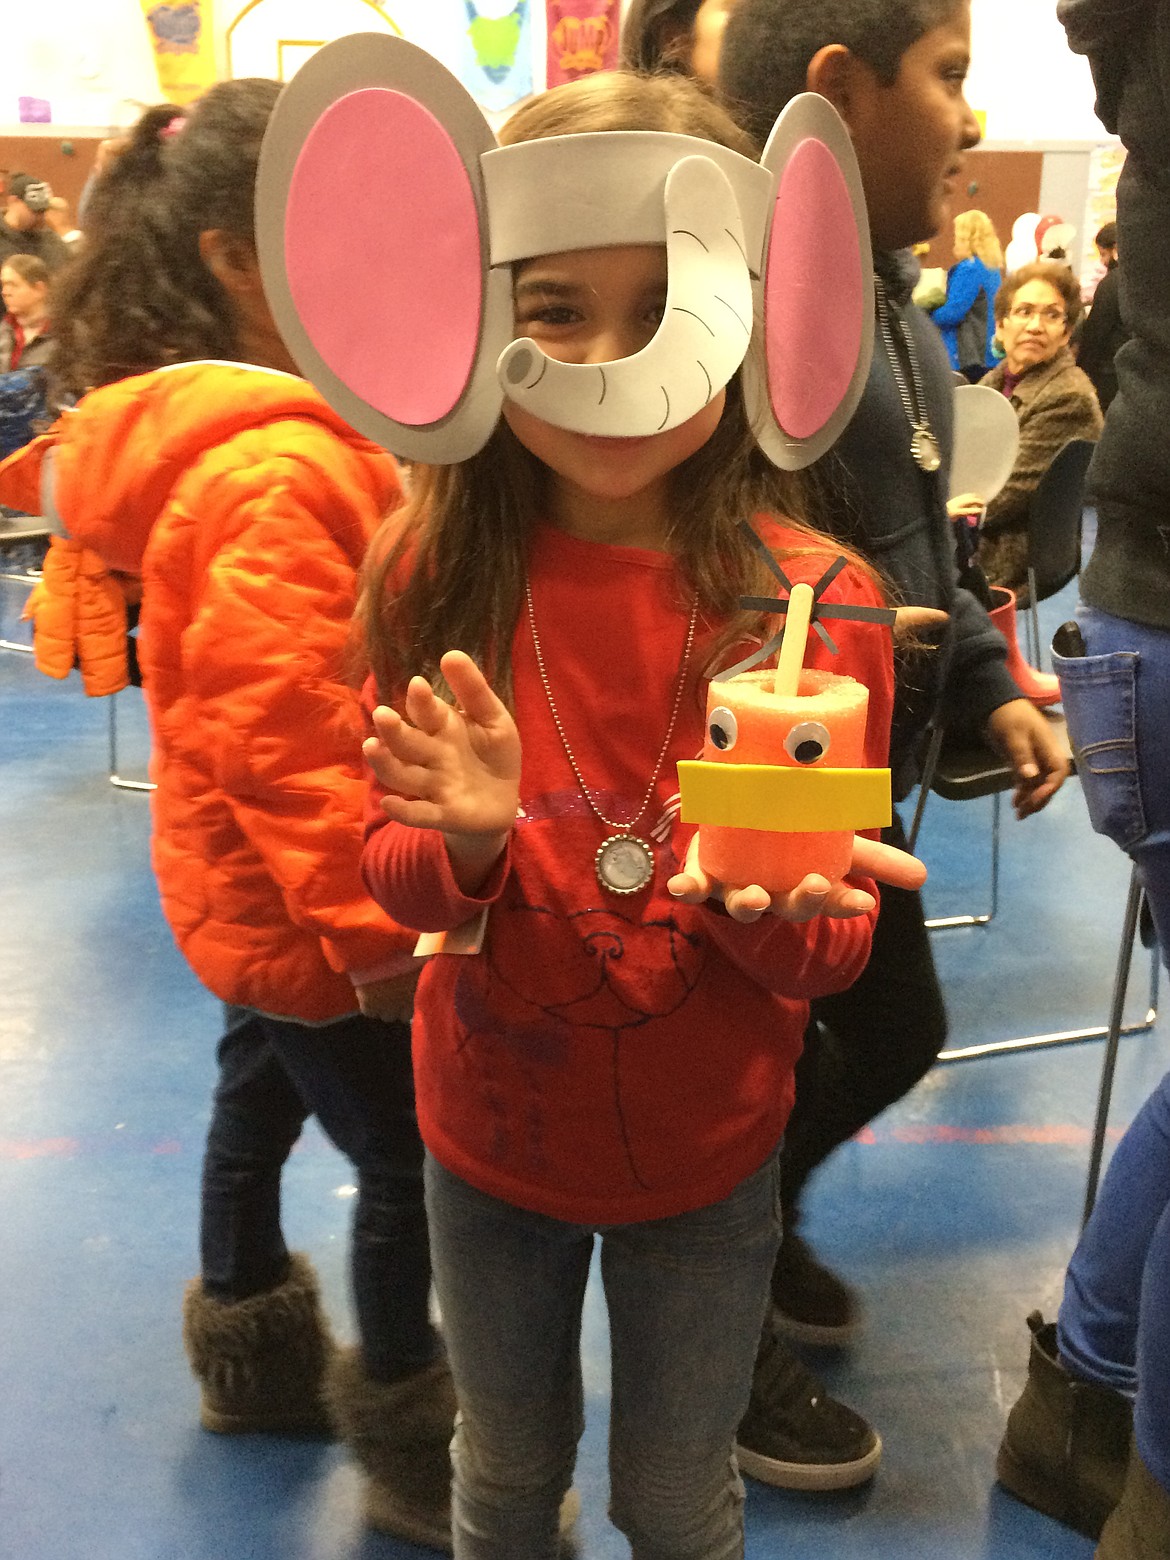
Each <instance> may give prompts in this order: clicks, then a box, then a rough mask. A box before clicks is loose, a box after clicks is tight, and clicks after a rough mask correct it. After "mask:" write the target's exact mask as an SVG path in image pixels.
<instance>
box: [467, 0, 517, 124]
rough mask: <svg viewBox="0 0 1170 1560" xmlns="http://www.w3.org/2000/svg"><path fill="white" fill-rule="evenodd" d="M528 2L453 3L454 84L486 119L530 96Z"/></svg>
mask: <svg viewBox="0 0 1170 1560" xmlns="http://www.w3.org/2000/svg"><path fill="white" fill-rule="evenodd" d="M531 5H532V0H459V9H460V10H461V11H462V12H463V13H464V16H463V43H462V48H461V51H460V53H461V63H460V66H459V70H458V75H459V79H460V81H462V83H463V85H464V86H465V87H466V88H467V90H468V92H470V93H471V95H472V97H473V98H474V99H475V101H476V102H477V103H478V104H479V105H480V107H481V108H483V109H484V110H485V111H486V112H487V113H489V114H499V113H503V111H504V110H505V109H508V108H511V107H512V105H513V104H514V103H519V102H520V100H521V99H522V98H526V97H531V95H532V14H531Z"/></svg>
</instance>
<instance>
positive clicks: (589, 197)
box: [256, 33, 873, 470]
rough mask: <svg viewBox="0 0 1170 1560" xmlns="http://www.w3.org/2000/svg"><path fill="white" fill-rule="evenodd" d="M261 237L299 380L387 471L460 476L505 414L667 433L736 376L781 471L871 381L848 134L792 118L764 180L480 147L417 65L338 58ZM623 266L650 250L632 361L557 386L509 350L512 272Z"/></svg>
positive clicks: (651, 158) (297, 106) (674, 150)
mask: <svg viewBox="0 0 1170 1560" xmlns="http://www.w3.org/2000/svg"><path fill="white" fill-rule="evenodd" d="M256 236H257V247H258V250H259V256H260V265H261V271H262V275H263V280H264V287H265V292H266V293H267V296H268V301H269V305H270V307H271V309H272V313H273V317H274V319H275V321H276V324H277V326H278V328H279V330H280V332H281V334H282V335H283V337H284V339H285V342H286V343H287V345H288V347H289V350H290V352H291V353H292V355H293V357H294V359H295V360H296V362H297V364H298V365H299V367H300V369H301V371H302V373H304V375H305V376H306V378H308V379H309V380H311V381H312V382H313V384H315V385H316V386H317V388H318V389H319V390H320V391H321V393H322V394H323V395H324V396H325V398H326V400H328V401H329V403H330V404H331V405H332V406H333V407H334V408H335V409H336V410H337V411H338V412H339V413H340V414H341V416H343V417H344V418H345V419H346V421H347V422H349V423H350V424H351V425H352V426H353V427H354V428H356V429H358V430H359V431H360V432H361V433H364V434H365V435H367V437H369V438H371V439H373V440H375V441H376V442H377V443H379V444H382V445H384V446H385V447H386V448H387V449H389V450H391V451H392V452H393V453H394V454H396V455H399V456H402V457H404V458H405V459H408V460H416V461H426V462H429V463H432V464H439V465H446V464H452V463H454V462H456V461H461V460H465V459H467V458H468V457H469V456H471V455H474V454H475V453H476V451H478V450H480V449H482V447H483V446H484V444H485V443H486V442H487V440H488V439H489V438H490V437H491V434H492V431H493V429H494V428H495V426H496V424H497V422H498V420H499V417H500V412H501V409H502V407H503V403H504V399H505V398H507V399H508V400H510V401H513V402H514V403H516V404H517V405H519V406H522V407H525V408H527V409H528V410H530V411H532V412H533V413H534V414H535V415H536V416H538V417H540V418H542V419H544V420H545V421H546V422H550V423H553V424H555V425H557V426H558V427H562V428H567V429H571V430H572V431H574V432H578V433H584V434H593V435H604V436H614V435H616V436H626V437H638V436H642V435H646V434H652V433H656V432H660V431H663V430H665V429H669V428H674V427H677V426H679V424H681V423H683V422H685V421H687V420H688V419H689V418H691V417H693V416H694V415H695V414H696V413H698V412H699V411H701V410H702V408H703V407H704V406H705V405H706V404H707V403H708V402H709V401H710V400H711V399H712V397H713V396H714V395H716V394H717V393H718V391H719V390H721V389H722V388H723V387H724V386H725V385H726V384H727V383H728V381H729V380H730V379H731V378H732V376H733V375H734V373H735V371H736V370H737V369H738V368H739V367H740V365H741V364H742V365H743V385H744V392H745V398H746V404H747V411H748V417H749V420H750V422H751V425H752V428H753V430H754V432H755V435H756V438H757V439H758V441H759V444H760V446H761V448H762V449H763V450H764V452H765V453H766V454H767V455H768V456H769V458H770V459H771V460H772V461H774V462H775V464H776V465H778V466H782V467H784V468H786V469H790V470H794V469H796V468H798V467H800V466H804V465H807V464H808V463H809V462H810V461H813V460H816V459H817V457H818V456H819V455H821V454H822V453H823V452H824V451H825V450H826V449H827V448H828V447H829V446H830V445H831V444H832V443H833V442H834V441H835V439H836V437H837V435H838V433H839V432H840V431H841V429H842V428H843V427H844V425H845V423H846V422H847V421H848V420H849V418H850V416H851V415H852V413H853V409H854V407H855V406H856V404H857V401H858V399H859V398H860V395H861V392H862V389H863V388H864V384H865V378H866V375H867V373H868V370H869V359H870V352H871V350H872V334H873V278H872V271H871V264H870V252H869V236H868V225H867V222H866V215H865V204H864V198H863V196H862V193H861V181H860V177H859V175H858V171H857V165H856V162H855V160H854V156H853V148H852V145H851V143H850V141H849V137H848V134H847V133H846V131H845V128H844V126H843V125H842V123H841V121H840V120H839V119H838V117H837V115H836V114H835V113H834V111H833V109H832V108H831V107H830V106H829V105H828V103H826V102H825V101H824V99H822V98H819V97H816V96H814V95H812V94H806V95H804V96H802V97H799V98H797V99H796V100H795V101H794V102H793V103H792V104H790V105H789V107H788V108H787V109H786V111H785V112H784V114H783V115H781V117H780V119H779V120H778V121H777V123H776V125H775V127H774V129H773V131H772V134H771V136H770V137H769V140H768V145H767V149H766V150H765V152H764V156H763V158H762V160H761V161H760V162H759V163H755V162H753V161H751V160H750V159H749V158H745V157H742V156H740V155H739V154H738V153H737V152H733V151H730V150H729V149H728V148H726V147H723V146H719V145H716V144H715V143H713V142H710V141H706V140H702V139H700V138H697V137H693V136H688V135H674V134H666V133H660V132H657V131H607V132H602V133H590V134H583V135H563V136H555V137H551V138H548V139H546V140H537V141H529V142H524V143H522V144H519V145H515V146H507V147H501V146H498V145H497V143H496V139H495V135H494V133H493V131H492V129H491V127H490V125H489V124H488V122H487V120H486V119H485V118H484V116H483V114H482V112H481V111H480V109H479V107H478V105H477V104H476V103H475V101H474V100H473V99H472V98H471V97H470V96H469V95H468V93H467V92H466V91H465V89H464V88H463V86H462V85H461V84H460V83H459V82H458V81H457V80H456V79H455V77H454V76H452V75H451V74H450V73H449V72H448V71H447V70H446V69H445V68H444V67H443V66H442V65H440V64H439V63H438V62H437V61H436V60H435V59H433V58H432V57H431V56H430V55H429V54H427V53H426V52H425V51H424V50H422V49H419V48H417V47H416V46H415V45H413V44H410V43H407V42H406V41H405V40H404V39H402V38H396V37H393V36H390V35H387V34H382V33H368V34H365V33H362V34H353V35H351V36H349V37H345V38H341V39H339V40H338V41H337V42H335V43H332V44H329V45H327V46H326V47H325V48H323V49H321V50H320V51H319V52H318V53H317V54H316V55H314V56H313V58H312V59H311V60H309V61H308V62H307V63H306V64H305V65H304V66H303V67H302V69H301V70H300V71H298V72H297V75H296V76H295V77H294V79H293V81H292V82H291V83H290V84H289V85H288V86H287V87H285V89H284V91H283V92H282V94H281V96H280V99H279V101H278V103H277V106H276V110H275V112H274V113H273V116H272V119H271V122H270V124H269V128H268V132H267V135H266V137H265V140H264V147H263V151H262V155H261V159H260V169H259V175H258V179H257V193H256ZM620 244H664V245H665V246H666V250H667V269H668V282H667V296H666V308H665V313H664V317H663V320H662V323H661V324H660V326H659V327H658V330H657V331H656V333H655V335H654V337H653V338H652V339H651V340H650V341H649V342H648V343H647V344H646V346H645V347H643V348H642V350H641V351H640V352H637V353H635V354H634V355H632V356H630V357H626V358H621V359H618V360H616V361H614V362H611V363H603V364H596V363H595V364H567V363H560V362H557V361H556V360H554V359H552V358H549V357H547V356H546V355H545V353H544V352H543V351H542V350H541V348H540V347H539V346H538V345H537V344H536V343H535V342H534V341H531V340H529V339H527V338H522V339H520V340H517V339H515V329H514V326H513V308H512V283H513V267H514V265H515V264H516V263H517V262H518V261H521V260H526V259H531V258H534V257H536V256H540V255H547V254H556V253H564V252H566V251H571V250H575V249H596V248H603V247H608V246H613V245H620ZM749 347H750V350H749Z"/></svg>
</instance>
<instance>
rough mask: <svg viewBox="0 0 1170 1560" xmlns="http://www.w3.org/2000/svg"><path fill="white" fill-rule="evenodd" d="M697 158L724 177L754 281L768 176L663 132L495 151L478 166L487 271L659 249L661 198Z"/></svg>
mask: <svg viewBox="0 0 1170 1560" xmlns="http://www.w3.org/2000/svg"><path fill="white" fill-rule="evenodd" d="M696 153H701V155H702V156H704V157H706V158H709V159H710V161H711V162H713V163H715V165H716V166H717V167H718V168H719V169H720V170H721V171H722V172H723V173H724V174H725V175H726V177H727V180H728V182H729V183H730V185H731V187H732V189H733V190H734V191H735V196H736V201H737V204H738V206H739V210H740V215H741V216H742V218H743V224H744V238H745V241H746V245H747V261H748V265H749V267H750V269H751V272H752V274H753V275H758V274H759V270H760V261H761V256H762V253H763V248H764V234H765V231H766V227H767V221H768V217H769V215H770V212H769V204H768V201H769V195H770V193H771V176H770V174H769V173H768V171H767V170H766V169H764V168H762V167H761V166H760V164H759V163H755V162H751V161H750V160H749V159H748V158H746V157H741V156H740V154H739V153H738V152H733V151H732V150H731V149H730V148H729V147H726V146H719V145H718V144H716V143H715V142H714V141H697V140H696V139H695V138H694V137H693V136H689V135H675V134H673V133H671V132H668V131H661V130H608V131H600V132H592V133H590V134H587V135H558V136H549V137H548V138H547V139H545V140H541V141H523V142H521V143H520V144H518V145H516V146H501V147H499V148H498V149H497V150H495V151H490V152H485V153H484V154H483V155H482V156H481V158H480V168H481V170H482V173H483V182H484V189H485V192H486V195H487V211H488V228H489V236H488V245H489V252H490V256H491V264H492V265H493V266H496V265H510V264H512V263H513V262H514V261H516V260H530V259H531V258H532V257H533V256H534V255H551V254H565V253H567V252H568V251H570V250H574V249H605V248H610V247H612V246H614V245H617V244H665V242H666V237H667V234H666V217H665V206H664V203H663V191H664V189H665V187H666V180H667V178H668V176H669V175H670V172H671V170H672V169H673V168H674V166H675V165H676V163H678V162H681V160H682V159H683V158H684V157H693V156H694V155H695V154H696Z"/></svg>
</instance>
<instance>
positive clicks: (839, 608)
mask: <svg viewBox="0 0 1170 1560" xmlns="http://www.w3.org/2000/svg"><path fill="white" fill-rule="evenodd" d="M740 530H741V531H742V532H743V534H744V535H745V536H746V537H747V538H749V540H750V541H751V543H752V546H753V547H754V548H755V549H756V551H757V552H758V553H759V554H760V556H761V557H762V558H763V560H764V562H765V564H766V565H767V567H768V569H769V571H770V572H771V573H772V574H774V575H775V577H776V579H777V580H778V581H779V583H780V588H781V589H782V590H783V591H785V592H786V595H785V596H741V597H740V598H739V606H740V610H741V611H744V612H766V613H768V614H769V616H771V617H781V618H782V617H786V616H787V614H788V598H790V597H791V595H792V582H791V581H790V580H789V578H788V576H787V575H786V574H785V573H784V570H783V569H782V568H781V567H780V565H779V564H778V563H777V562H776V560H775V558H773V556H772V554H771V552H770V551H769V550H768V548H767V546H766V545H765V544H764V542H763V540H762V538H761V537H759V536H758V535H757V534H756V532H755V531H754V530H753V529H752V527H751V526H750V525H748V524H747V523H746V521H741V522H740ZM847 562H848V559H847V558H845V557H844V556H842V555H838V556H837V557H836V558H834V560H833V562H832V563H831V564H830V565H829V567H828V568H827V569H826V570H825V572H824V573H823V574H822V575H821V577H820V579H819V580H818V581H817V582H816V584H815V585H814V586H813V606H812V612H811V614H810V617H809V623H810V626H811V627H812V628H813V630H814V631H815V632H816V633H817V634H818V635H819V636H820V639H821V642H822V643H823V644H824V646H825V648H826V649H827V650H828V651H829V653H830V654H831V655H836V654H837V646H836V644H835V643H834V641H833V638H832V636H831V635H830V633H829V631H828V629H827V628H826V627H825V623H824V620H825V619H826V618H828V619H830V620H833V621H836V622H849V623H887V624H889V625H890V626H891V627H893V624H894V621H895V619H896V616H897V614H896V613H895V611H894V609H893V607H861V606H848V605H846V604H844V603H841V602H822V601H821V597H822V596H823V595H824V593H825V591H826V590H828V588H829V586H830V585H831V584H832V583H833V581H834V580H835V579H836V578H837V576H838V574H840V572H841V570H842V569H843V568H844V567H845V566H846V564H847ZM783 638H784V630H783V629H781V630H780V631H779V633H775V634H773V635H772V637H771V638H770V639H769V640H768V641H767V643H766V644H764V645H761V646H760V648H759V649H758V650H755V651H753V652H752V654H751V655H749V656H747V657H746V658H745V659H744V660H742V661H737V662H736V664H735V665H734V666H729V667H728V668H727V670H726V671H723V672H719V673H717V674H716V676H715V677H714V678H713V679H712V681H714V682H726V681H727V680H728V679H729V678H731V677H738V676H739V674H740V672H748V671H750V670H751V669H752V667H753V666H759V665H760V663H761V662H762V661H767V660H768V659H769V658H770V657H771V656H772V655H774V654H775V652H776V651H777V650H778V649H779V648H780V642H781V640H782V639H783Z"/></svg>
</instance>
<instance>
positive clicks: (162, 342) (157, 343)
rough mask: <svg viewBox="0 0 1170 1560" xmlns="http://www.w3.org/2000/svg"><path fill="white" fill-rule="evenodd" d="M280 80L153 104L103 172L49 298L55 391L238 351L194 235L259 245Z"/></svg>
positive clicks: (69, 391) (248, 81) (71, 393)
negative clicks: (263, 178)
mask: <svg viewBox="0 0 1170 1560" xmlns="http://www.w3.org/2000/svg"><path fill="white" fill-rule="evenodd" d="M279 94H280V83H279V82H276V81H266V80H263V79H262V78H259V77H246V78H241V79H240V80H238V81H223V82H220V83H219V84H218V85H217V86H214V87H212V88H211V89H210V90H209V91H208V92H207V93H206V94H205V95H204V96H203V97H202V98H200V100H199V102H198V103H197V104H196V106H195V107H194V109H192V110H191V111H190V113H184V111H183V110H181V109H177V108H175V107H174V105H173V104H169V103H164V104H160V105H159V106H157V107H155V108H149V109H147V110H146V112H145V113H144V114H143V115H142V117H141V118H140V119H139V121H138V123H137V124H136V125H135V126H134V128H133V130H131V131H130V133H129V134H128V136H127V138H126V141H125V145H124V146H123V147H122V148H121V149H120V151H119V152H118V153H117V155H116V156H115V158H114V160H113V161H112V162H111V164H110V166H109V167H108V168H107V169H106V171H105V172H104V173H103V174H102V175H101V177H100V178H99V180H98V182H97V185H96V187H95V189H94V192H93V194H92V196H91V198H90V202H89V205H88V207H87V209H86V213H85V245H84V248H83V250H82V253H81V255H80V257H79V258H78V260H77V261H76V263H75V264H73V265H71V266H70V267H69V268H68V270H67V271H66V272H64V273H63V275H62V278H61V283H60V287H59V289H58V291H57V294H56V296H55V297H54V301H53V328H54V333H55V336H56V351H55V353H54V358H53V361H52V364H51V366H50V373H51V377H52V381H53V386H54V391H55V394H56V395H57V396H59V397H62V398H64V397H76V396H80V395H83V394H84V393H85V391H86V390H88V389H91V388H93V387H94V386H96V385H104V384H110V383H112V382H113V381H114V380H117V379H125V378H126V377H127V376H129V375H130V374H139V373H145V372H146V371H147V370H149V369H152V368H161V367H162V366H163V365H164V364H167V363H184V362H190V361H192V360H194V359H196V358H204V357H212V358H229V359H230V358H234V357H236V356H237V347H236V325H235V320H234V318H233V314H232V310H231V307H230V303H229V299H228V296H227V294H226V292H225V291H224V290H223V288H222V287H221V286H220V284H219V282H218V281H217V280H216V279H215V277H214V276H213V275H212V274H211V272H210V270H209V269H208V268H207V266H206V265H205V264H204V263H203V260H202V259H201V257H200V253H199V235H200V233H202V232H205V231H207V230H208V229H212V228H220V229H223V230H225V231H226V232H229V233H231V234H233V235H235V236H236V237H238V238H241V239H243V240H244V241H245V242H247V243H249V244H252V245H254V244H255V232H254V227H253V216H252V209H253V193H254V188H255V183H256V166H257V163H258V161H259V157H260V143H261V141H262V139H263V136H264V129H265V126H266V125H267V123H268V118H269V115H270V114H271V113H272V109H273V107H274V105H275V103H276V99H277V97H278V96H279Z"/></svg>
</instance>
